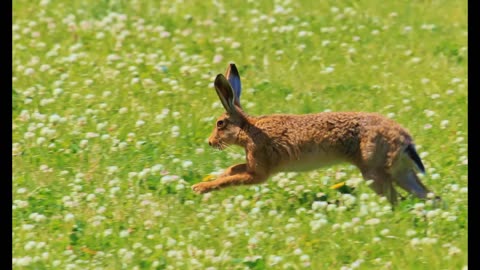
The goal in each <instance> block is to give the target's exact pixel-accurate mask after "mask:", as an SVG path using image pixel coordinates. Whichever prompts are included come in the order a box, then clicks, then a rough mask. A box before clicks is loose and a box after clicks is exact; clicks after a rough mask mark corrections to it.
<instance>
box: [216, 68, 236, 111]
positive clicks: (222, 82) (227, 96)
mask: <svg viewBox="0 0 480 270" xmlns="http://www.w3.org/2000/svg"><path fill="white" fill-rule="evenodd" d="M214 85H215V90H216V91H217V95H218V97H219V98H220V101H221V102H222V105H223V107H224V108H225V110H226V111H227V112H228V113H230V114H232V115H237V114H238V112H237V108H236V107H235V105H234V104H235V99H236V98H235V93H234V92H233V89H232V86H231V85H230V83H229V82H228V80H227V79H226V78H225V76H223V75H222V74H218V75H217V77H216V78H215V82H214Z"/></svg>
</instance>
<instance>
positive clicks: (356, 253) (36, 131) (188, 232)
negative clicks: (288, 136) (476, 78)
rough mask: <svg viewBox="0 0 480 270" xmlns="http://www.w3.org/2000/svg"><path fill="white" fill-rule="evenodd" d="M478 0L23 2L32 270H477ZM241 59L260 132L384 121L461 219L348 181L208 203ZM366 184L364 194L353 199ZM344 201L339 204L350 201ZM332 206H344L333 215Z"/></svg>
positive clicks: (24, 182)
mask: <svg viewBox="0 0 480 270" xmlns="http://www.w3.org/2000/svg"><path fill="white" fill-rule="evenodd" d="M466 12H467V3H466V1H462V2H458V1H375V0H369V1H362V2H356V1H276V2H265V1H247V2H245V1H229V2H225V3H221V2H218V1H195V2H193V1H176V2H174V1H106V0H104V1H70V2H65V1H56V0H52V1H45V0H44V1H39V2H38V3H37V2H35V3H32V2H30V1H23V0H21V1H14V2H13V28H12V29H13V44H12V45H13V52H12V53H13V57H12V60H13V67H12V71H13V78H12V80H13V91H12V102H13V111H12V113H13V117H12V121H13V133H12V138H13V145H12V152H13V166H12V168H13V175H12V182H13V190H12V192H13V202H12V209H13V210H12V211H13V213H12V225H13V231H12V237H13V243H12V252H13V262H12V265H13V267H14V268H15V269H467V257H468V247H467V234H468V224H467V221H468V220H467V213H468V210H467V202H468V200H467V193H468V184H467V170H468V160H467V144H468V139H467V138H468V131H467V82H468V81H467V56H468V55H467V16H466ZM230 61H233V62H235V63H236V64H237V67H238V68H239V71H240V74H241V77H242V82H243V88H244V90H243V94H242V104H243V106H244V107H245V110H246V111H247V112H248V113H249V114H252V115H262V114H269V113H278V112H283V113H310V112H321V111H325V110H331V111H371V112H379V113H382V114H384V115H388V116H389V117H392V118H393V119H395V120H396V121H398V122H399V123H401V124H402V125H403V126H404V127H406V128H407V129H408V130H409V131H410V132H411V133H412V134H413V136H414V138H415V142H416V144H417V146H418V147H417V148H418V151H419V153H420V154H421V156H422V159H423V161H424V164H425V166H426V168H427V174H426V175H425V176H424V177H423V181H424V182H425V183H426V185H427V186H428V187H430V188H431V189H432V190H433V191H435V193H436V194H438V195H440V196H442V198H443V200H444V203H445V206H444V207H442V208H434V207H433V206H432V205H431V203H432V202H431V201H429V200H427V201H426V202H425V201H424V202H422V201H419V200H417V199H414V198H412V197H407V199H406V200H404V201H402V202H401V203H400V205H399V207H398V208H396V209H395V211H391V209H390V207H389V204H388V203H387V202H386V201H385V200H384V199H383V198H380V197H378V196H376V195H375V194H374V193H373V192H372V191H371V190H370V189H369V188H368V187H367V185H366V184H365V182H363V181H360V183H359V184H358V186H357V187H356V188H355V189H354V190H353V191H352V192H351V194H347V195H344V194H342V193H340V192H338V191H336V190H332V189H329V187H330V186H331V185H333V184H335V183H337V182H339V181H347V180H351V179H354V180H355V179H357V178H360V173H359V172H358V170H357V169H355V168H354V167H352V166H349V165H347V164H343V165H337V166H333V167H330V168H323V169H319V170H316V171H312V172H306V173H298V174H297V173H290V174H284V173H282V174H278V175H276V176H274V177H271V179H269V181H268V182H267V183H265V184H264V185H260V186H254V187H236V188H229V189H224V190H222V191H218V192H214V193H210V194H208V195H196V194H194V193H193V192H192V191H191V190H190V186H191V185H192V184H194V183H197V182H199V181H202V179H203V178H204V177H205V176H206V175H209V174H212V173H215V172H218V171H221V170H222V169H224V168H226V167H228V166H230V165H232V164H235V163H236V162H239V161H241V160H242V159H243V158H244V157H243V150H242V149H240V148H236V147H231V148H229V149H227V150H225V151H223V152H219V151H216V150H214V149H211V148H209V146H208V144H207V143H206V138H208V136H209V134H210V132H211V129H212V128H213V127H214V119H215V118H216V117H217V116H219V115H220V114H221V113H222V112H223V109H222V107H221V106H220V102H219V101H218V98H217V96H216V94H215V91H214V89H213V87H212V82H213V79H214V77H215V75H216V74H218V73H222V72H223V71H224V70H225V68H226V67H227V65H228V63H229V62H230ZM353 182H354V181H353ZM335 201H337V204H334V203H333V202H335ZM323 202H329V203H330V204H329V205H328V206H326V205H324V203H323Z"/></svg>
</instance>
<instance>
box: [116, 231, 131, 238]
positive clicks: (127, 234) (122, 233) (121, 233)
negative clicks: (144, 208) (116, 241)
mask: <svg viewBox="0 0 480 270" xmlns="http://www.w3.org/2000/svg"><path fill="white" fill-rule="evenodd" d="M129 235H130V232H129V231H128V230H123V231H121V232H120V234H119V236H120V238H125V237H128V236H129Z"/></svg>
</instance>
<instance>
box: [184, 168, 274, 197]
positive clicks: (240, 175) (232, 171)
mask: <svg viewBox="0 0 480 270" xmlns="http://www.w3.org/2000/svg"><path fill="white" fill-rule="evenodd" d="M267 177H268V176H267V175H263V174H258V173H255V172H249V171H248V169H247V164H245V163H243V164H237V165H233V166H231V167H229V168H228V169H227V170H225V172H224V173H223V174H221V175H220V176H219V177H218V178H217V179H215V180H213V181H210V182H202V183H198V184H195V185H193V186H192V190H193V191H195V192H196V193H206V192H210V191H212V190H215V189H221V188H224V187H228V186H237V185H252V184H258V183H261V182H263V181H265V180H267Z"/></svg>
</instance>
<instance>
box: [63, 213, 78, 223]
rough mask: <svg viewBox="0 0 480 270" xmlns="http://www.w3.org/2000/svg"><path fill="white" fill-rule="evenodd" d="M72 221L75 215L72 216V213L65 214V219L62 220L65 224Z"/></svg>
mask: <svg viewBox="0 0 480 270" xmlns="http://www.w3.org/2000/svg"><path fill="white" fill-rule="evenodd" d="M74 219H75V215H73V214H72V213H68V214H66V215H65V217H64V218H63V220H64V221H65V222H70V221H72V220H74Z"/></svg>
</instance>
